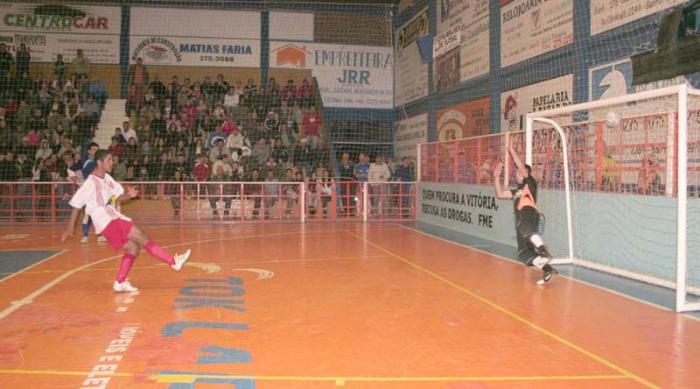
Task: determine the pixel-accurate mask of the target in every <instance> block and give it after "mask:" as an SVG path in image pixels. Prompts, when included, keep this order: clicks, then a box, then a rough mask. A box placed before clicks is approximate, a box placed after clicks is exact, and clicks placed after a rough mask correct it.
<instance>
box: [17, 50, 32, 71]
mask: <svg viewBox="0 0 700 389" xmlns="http://www.w3.org/2000/svg"><path fill="white" fill-rule="evenodd" d="M15 59H16V61H17V74H25V73H26V74H29V62H31V60H32V56H31V54H29V50H28V49H27V45H26V44H24V43H20V44H19V50H18V51H17V54H16V55H15Z"/></svg>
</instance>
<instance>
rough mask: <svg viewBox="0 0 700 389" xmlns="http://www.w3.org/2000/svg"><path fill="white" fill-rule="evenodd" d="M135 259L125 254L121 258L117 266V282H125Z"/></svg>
mask: <svg viewBox="0 0 700 389" xmlns="http://www.w3.org/2000/svg"><path fill="white" fill-rule="evenodd" d="M135 259H136V257H135V256H133V255H131V254H129V253H126V254H124V256H123V257H122V261H121V263H120V264H119V274H118V275H117V282H119V283H120V284H121V283H122V282H124V281H125V280H126V276H127V275H128V274H129V270H131V266H132V265H133V264H134V260H135Z"/></svg>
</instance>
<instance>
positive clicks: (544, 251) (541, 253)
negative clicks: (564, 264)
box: [535, 245, 552, 259]
mask: <svg viewBox="0 0 700 389" xmlns="http://www.w3.org/2000/svg"><path fill="white" fill-rule="evenodd" d="M535 252H536V253H537V255H539V256H540V257H545V258H547V259H552V255H551V254H550V253H549V250H547V246H545V245H542V246H540V247H535Z"/></svg>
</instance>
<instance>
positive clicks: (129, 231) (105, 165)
mask: <svg viewBox="0 0 700 389" xmlns="http://www.w3.org/2000/svg"><path fill="white" fill-rule="evenodd" d="M113 165H114V161H113V160H112V154H110V153H109V152H108V151H107V150H98V151H97V152H96V153H95V169H94V171H93V172H92V174H91V175H90V176H89V177H88V178H87V179H86V180H85V182H84V183H83V185H82V186H81V187H80V188H79V189H78V191H77V192H76V193H75V194H74V195H73V198H72V199H71V201H70V205H71V206H72V207H73V211H72V213H71V217H70V221H69V222H68V225H67V226H66V230H65V231H64V232H63V235H62V236H61V241H65V240H66V239H68V238H69V237H72V236H73V232H74V229H75V222H76V220H77V217H78V213H79V212H80V209H81V208H83V207H85V212H86V213H87V214H88V216H90V217H91V218H92V222H93V224H94V225H95V231H97V233H98V234H99V233H102V235H103V236H104V237H105V238H106V239H107V242H108V243H109V244H110V246H112V248H113V249H114V250H115V251H119V250H121V249H122V248H123V249H124V251H125V253H124V256H123V257H122V259H121V263H120V265H119V273H118V274H117V279H116V280H115V281H114V285H113V289H114V291H115V292H136V291H138V289H137V288H136V287H134V286H133V285H131V284H130V283H129V281H128V280H127V278H126V277H127V275H128V274H129V270H131V266H132V265H133V264H134V260H135V259H136V257H137V256H138V255H139V252H140V251H141V249H142V248H143V249H145V250H146V251H147V252H148V253H149V254H151V255H152V256H154V257H156V258H158V259H160V260H161V261H163V262H165V263H167V264H168V265H170V267H172V268H173V270H175V271H179V270H180V269H182V267H183V265H184V264H185V262H187V259H188V258H189V256H190V250H187V251H186V252H185V253H184V254H179V255H175V257H172V256H171V255H170V254H168V253H167V252H166V251H165V250H163V249H162V248H161V247H160V246H158V245H157V244H155V243H154V242H153V241H152V240H150V239H149V238H148V236H147V235H146V234H145V233H144V232H142V231H141V230H140V229H139V228H137V227H136V226H135V225H134V223H133V222H132V221H131V219H129V218H128V217H126V216H124V215H123V214H121V213H120V212H119V211H118V210H117V209H116V208H115V206H114V205H113V202H112V201H109V200H110V199H112V198H113V197H116V198H117V199H118V200H119V201H126V200H130V199H133V198H134V197H136V196H138V191H137V190H136V188H134V187H129V188H128V190H127V191H126V192H125V191H124V188H123V187H122V186H121V185H120V184H119V183H118V182H116V181H114V179H113V178H112V177H111V176H110V175H109V174H108V173H109V172H111V171H112V166H113Z"/></svg>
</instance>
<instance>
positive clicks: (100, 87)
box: [88, 77, 107, 109]
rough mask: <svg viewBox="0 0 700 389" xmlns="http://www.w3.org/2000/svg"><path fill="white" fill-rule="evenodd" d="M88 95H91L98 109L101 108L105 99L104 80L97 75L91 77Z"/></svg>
mask: <svg viewBox="0 0 700 389" xmlns="http://www.w3.org/2000/svg"><path fill="white" fill-rule="evenodd" d="M88 95H89V96H92V97H93V98H94V99H95V102H97V104H98V105H99V107H100V109H102V107H104V106H105V102H106V101H107V89H106V88H105V84H104V82H103V81H102V80H99V79H98V78H97V77H93V78H92V81H91V82H90V85H89V86H88Z"/></svg>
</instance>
